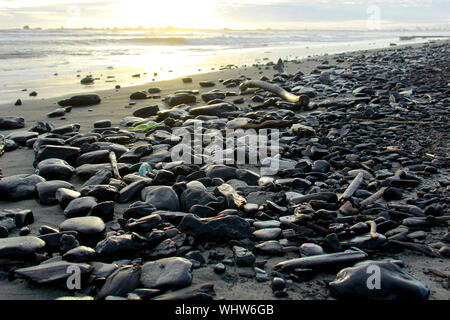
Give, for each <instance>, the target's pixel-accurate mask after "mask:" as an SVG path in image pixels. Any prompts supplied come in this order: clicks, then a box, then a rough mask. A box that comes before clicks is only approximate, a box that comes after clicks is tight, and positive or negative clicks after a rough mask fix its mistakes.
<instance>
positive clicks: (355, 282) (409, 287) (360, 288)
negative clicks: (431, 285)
mask: <svg viewBox="0 0 450 320" xmlns="http://www.w3.org/2000/svg"><path fill="white" fill-rule="evenodd" d="M375 267H377V268H379V269H378V270H379V273H378V274H379V276H380V280H379V287H378V288H377V287H375V288H371V287H369V286H368V283H369V279H368V278H369V277H370V276H371V274H374V272H375V271H372V273H369V270H370V269H369V268H372V269H373V268H375ZM375 270H376V269H375ZM371 284H376V283H375V282H374V281H373V282H371ZM329 285H330V289H331V291H332V293H333V294H334V295H336V296H337V297H339V298H357V299H361V298H363V299H371V300H372V299H375V300H396V299H426V298H427V297H428V296H429V294H430V290H429V289H428V287H427V286H426V285H425V284H424V283H422V282H421V281H420V280H418V279H416V278H415V277H413V276H411V275H409V274H408V273H406V272H404V271H403V270H402V269H400V267H399V266H398V265H396V264H395V263H392V262H390V261H364V262H360V263H357V264H356V265H355V266H354V267H350V268H346V269H343V270H341V271H340V272H339V273H338V274H337V275H336V279H335V280H334V281H333V282H330V284H329Z"/></svg>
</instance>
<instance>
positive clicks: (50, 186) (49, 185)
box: [36, 180, 75, 205]
mask: <svg viewBox="0 0 450 320" xmlns="http://www.w3.org/2000/svg"><path fill="white" fill-rule="evenodd" d="M59 188H66V189H72V190H73V189H75V188H74V186H73V185H72V184H70V183H69V182H66V181H62V180H52V181H44V182H39V183H38V184H36V191H37V193H38V197H39V202H40V203H41V204H46V205H52V204H57V203H58V200H57V199H56V191H57V190H58V189H59Z"/></svg>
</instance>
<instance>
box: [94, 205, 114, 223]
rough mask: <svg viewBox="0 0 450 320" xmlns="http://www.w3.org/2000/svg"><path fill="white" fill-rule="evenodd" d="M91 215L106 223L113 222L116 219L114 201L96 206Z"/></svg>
mask: <svg viewBox="0 0 450 320" xmlns="http://www.w3.org/2000/svg"><path fill="white" fill-rule="evenodd" d="M89 215H90V216H93V217H99V218H101V219H102V220H103V221H105V222H108V221H112V220H113V219H114V201H103V202H100V203H98V204H96V205H95V206H94V207H93V208H92V210H91V212H89Z"/></svg>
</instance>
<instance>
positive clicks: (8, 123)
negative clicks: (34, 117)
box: [0, 117, 25, 130]
mask: <svg viewBox="0 0 450 320" xmlns="http://www.w3.org/2000/svg"><path fill="white" fill-rule="evenodd" d="M23 127H25V120H24V118H22V117H0V130H10V129H20V128H23Z"/></svg>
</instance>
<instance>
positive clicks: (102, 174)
mask: <svg viewBox="0 0 450 320" xmlns="http://www.w3.org/2000/svg"><path fill="white" fill-rule="evenodd" d="M111 177H112V172H111V170H105V169H100V170H99V171H97V173H95V174H94V175H93V176H91V177H90V178H89V179H88V180H86V182H85V183H84V184H83V185H82V186H81V188H84V187H87V186H93V185H99V184H105V183H107V182H109V180H110V179H111Z"/></svg>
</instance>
